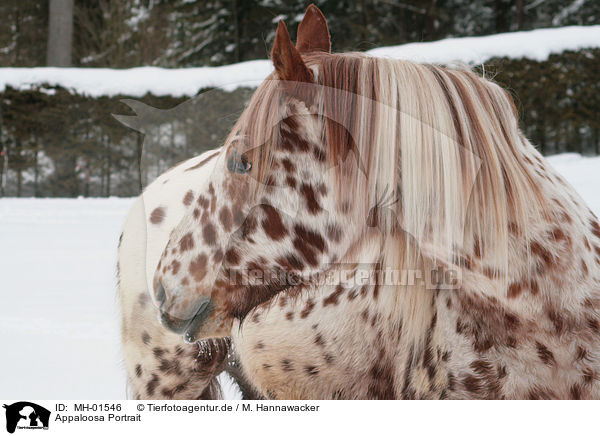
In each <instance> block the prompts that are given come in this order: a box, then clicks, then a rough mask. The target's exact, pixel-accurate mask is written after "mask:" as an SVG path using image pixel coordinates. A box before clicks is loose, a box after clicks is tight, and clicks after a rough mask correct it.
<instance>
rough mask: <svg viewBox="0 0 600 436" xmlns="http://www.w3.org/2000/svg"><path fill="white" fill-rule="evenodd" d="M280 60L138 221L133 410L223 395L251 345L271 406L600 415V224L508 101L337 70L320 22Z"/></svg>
mask: <svg viewBox="0 0 600 436" xmlns="http://www.w3.org/2000/svg"><path fill="white" fill-rule="evenodd" d="M272 60H273V63H274V66H275V72H274V73H273V74H272V75H271V76H270V77H269V78H268V79H267V80H266V81H265V82H264V83H263V84H262V85H261V86H260V87H259V88H258V89H257V91H256V92H255V94H254V96H253V98H252V100H251V101H250V103H249V106H248V107H247V108H246V110H245V111H244V113H243V114H242V115H241V117H240V119H239V120H238V122H237V124H236V125H235V126H234V128H233V130H232V132H231V134H230V136H229V138H228V139H227V140H226V142H225V145H224V146H223V147H222V148H221V149H219V150H215V151H213V152H209V153H206V154H204V155H202V156H200V157H197V158H195V159H192V160H190V161H187V162H185V163H183V164H181V165H179V166H178V167H176V168H175V169H172V170H171V171H169V172H167V173H165V174H164V175H162V176H161V177H159V179H158V180H157V181H156V182H154V183H153V184H152V185H151V186H150V187H149V188H148V189H147V190H146V191H145V193H144V194H143V195H142V196H141V197H140V199H139V200H138V202H137V203H136V205H135V206H134V210H133V211H132V213H131V215H130V217H129V219H128V221H127V224H126V226H125V230H124V233H123V236H122V242H121V245H120V252H119V263H120V289H121V303H122V308H123V344H124V350H125V360H126V365H127V372H128V377H129V382H130V385H131V388H132V390H133V393H134V395H135V396H136V397H137V398H150V397H155V398H209V397H215V396H216V394H217V393H216V391H215V385H214V384H213V381H214V376H215V375H216V374H217V373H218V372H220V371H222V370H223V369H226V367H227V365H231V364H230V363H228V362H229V361H230V360H231V356H229V354H230V351H231V350H232V349H233V350H235V353H236V356H237V357H236V358H235V360H234V362H235V363H234V367H235V368H237V369H238V370H240V368H241V371H238V372H239V373H241V374H242V377H243V378H244V379H245V380H247V381H248V383H249V384H251V385H252V386H253V387H254V388H255V389H256V391H257V392H259V393H260V394H262V395H264V396H265V397H266V398H288V399H300V398H314V399H333V398H340V399H346V398H348V399H354V398H365V399H377V398H382V399H393V398H405V399H418V398H431V399H433V398H451V399H458V398H473V399H475V398H492V399H500V398H507V399H509V398H565V399H568V398H572V399H579V398H600V225H599V224H598V220H597V218H596V217H595V216H594V215H593V213H592V212H591V211H590V210H589V209H588V208H587V207H586V206H585V204H584V202H583V201H582V200H581V199H580V198H579V196H578V195H577V194H576V193H575V192H574V191H573V189H572V188H571V187H570V186H569V185H568V184H567V183H566V182H565V181H564V179H562V178H561V177H560V176H559V175H558V174H557V173H556V172H555V171H554V170H553V169H552V168H551V167H550V166H549V165H548V163H547V162H546V160H545V159H544V158H543V157H542V156H541V155H540V154H539V153H538V152H537V151H536V150H535V149H534V148H533V147H532V146H531V144H530V143H529V142H528V141H527V139H526V138H525V137H524V136H523V135H522V134H521V133H520V131H519V129H518V126H517V114H516V111H515V107H514V105H513V103H512V100H511V98H510V97H509V95H508V94H507V92H505V91H504V90H503V89H501V88H500V87H499V86H497V85H496V84H494V83H492V82H490V81H487V80H485V79H484V78H482V77H479V76H477V75H475V74H474V73H472V72H470V71H465V70H453V69H447V68H442V67H438V66H434V65H426V64H417V63H412V62H407V61H400V60H391V59H377V58H373V57H367V56H364V55H360V54H356V53H348V54H331V53H330V40H329V33H328V29H327V24H326V22H325V19H324V17H323V15H322V14H321V12H320V11H319V10H318V9H317V8H315V7H314V6H311V7H309V8H308V10H307V13H306V15H305V18H304V20H303V21H302V23H301V24H300V27H299V29H298V38H297V43H296V45H295V46H294V45H293V44H292V42H291V40H290V37H289V34H288V32H287V30H286V27H285V25H284V24H283V22H280V23H279V26H278V28H277V34H276V38H275V43H274V46H273V50H272ZM144 254H145V255H146V257H144ZM365 272H366V273H367V274H365ZM407 272H408V273H410V274H412V275H413V276H414V277H416V278H417V280H403V281H393V280H392V281H390V280H389V279H390V278H391V277H392V276H394V274H396V273H400V275H401V276H406V274H405V273H407ZM434 273H436V274H437V276H441V277H450V278H451V279H450V280H449V281H448V282H445V281H440V280H436V281H431V280H425V278H429V277H433V275H434ZM410 274H408V275H410ZM325 276H327V277H328V278H329V280H324V279H323V278H324V277H325ZM282 277H285V279H283V280H282V279H281V278H282ZM365 277H367V280H365ZM159 317H160V320H161V323H160V324H159V322H158V318H159ZM238 375H239V374H238Z"/></svg>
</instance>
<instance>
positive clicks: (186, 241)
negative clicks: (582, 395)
mask: <svg viewBox="0 0 600 436" xmlns="http://www.w3.org/2000/svg"><path fill="white" fill-rule="evenodd" d="M192 248H194V237H193V236H192V233H191V232H188V233H186V234H185V235H183V236H182V237H181V239H180V240H179V249H180V250H181V252H184V251H187V250H191V249H192Z"/></svg>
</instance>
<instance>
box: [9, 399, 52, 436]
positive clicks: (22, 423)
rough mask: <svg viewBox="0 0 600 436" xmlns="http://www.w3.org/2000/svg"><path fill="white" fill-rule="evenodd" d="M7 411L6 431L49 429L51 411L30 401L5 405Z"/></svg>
mask: <svg viewBox="0 0 600 436" xmlns="http://www.w3.org/2000/svg"><path fill="white" fill-rule="evenodd" d="M3 407H4V408H5V409H6V431H8V432H9V433H14V432H15V430H16V429H17V428H19V429H48V424H49V421H50V411H49V410H48V409H45V408H44V407H42V406H38V405H37V404H35V403H30V402H28V401H19V402H18V403H14V404H11V405H6V404H5V405H4V406H3Z"/></svg>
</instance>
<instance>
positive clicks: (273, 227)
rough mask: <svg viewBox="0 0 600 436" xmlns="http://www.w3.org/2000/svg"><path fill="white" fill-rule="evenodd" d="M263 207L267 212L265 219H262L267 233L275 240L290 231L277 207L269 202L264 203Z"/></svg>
mask: <svg viewBox="0 0 600 436" xmlns="http://www.w3.org/2000/svg"><path fill="white" fill-rule="evenodd" d="M261 208H262V210H263V212H264V213H265V219H264V220H263V221H262V228H263V230H264V231H265V234H266V235H267V236H268V237H269V238H271V239H272V240H274V241H279V240H281V239H283V238H284V237H285V236H286V235H287V233H288V232H287V229H286V228H285V225H284V224H283V221H282V219H281V215H280V214H279V212H278V211H277V209H275V208H274V207H273V206H269V205H267V204H262V205H261Z"/></svg>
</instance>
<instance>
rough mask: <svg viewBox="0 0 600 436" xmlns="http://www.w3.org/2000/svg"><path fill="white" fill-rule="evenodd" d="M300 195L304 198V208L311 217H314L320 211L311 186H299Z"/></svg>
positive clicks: (304, 184)
mask: <svg viewBox="0 0 600 436" xmlns="http://www.w3.org/2000/svg"><path fill="white" fill-rule="evenodd" d="M300 193H301V194H302V196H303V197H304V201H305V202H306V207H307V208H308V211H309V212H310V213H311V214H312V215H316V214H317V213H319V212H320V211H321V205H320V204H319V202H318V200H317V196H316V194H315V191H314V189H313V187H312V186H311V185H307V184H306V183H303V184H302V185H301V186H300Z"/></svg>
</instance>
